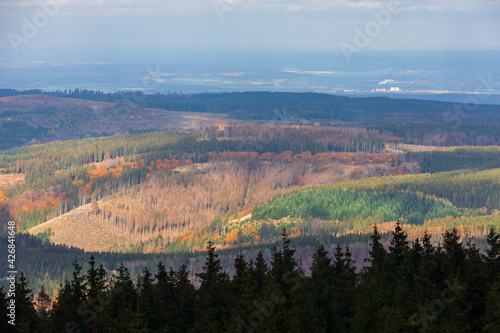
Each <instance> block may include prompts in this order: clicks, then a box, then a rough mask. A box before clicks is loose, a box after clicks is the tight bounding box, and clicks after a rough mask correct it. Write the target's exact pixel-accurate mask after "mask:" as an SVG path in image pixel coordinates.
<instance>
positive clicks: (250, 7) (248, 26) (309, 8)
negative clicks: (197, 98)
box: [0, 0, 500, 56]
mask: <svg viewBox="0 0 500 333" xmlns="http://www.w3.org/2000/svg"><path fill="white" fill-rule="evenodd" d="M43 4H45V6H43ZM376 13H378V14H379V15H382V16H381V17H382V19H384V20H385V21H382V24H381V23H378V22H377V20H376V18H375V16H376ZM381 13H383V14H385V16H384V15H383V14H381ZM387 14H389V15H387ZM379 20H380V19H379ZM33 28H34V29H33ZM366 29H368V30H369V29H372V30H369V31H368V33H369V35H370V36H368V41H366V40H363V39H362V37H359V36H357V35H359V34H360V33H359V32H360V31H361V33H363V32H366ZM499 32H500V0H433V1H432V0H401V1H400V2H395V1H387V0H380V1H372V0H288V1H285V0H183V1H178V0H0V56H1V55H2V54H7V53H9V54H15V52H14V51H15V50H16V49H17V51H19V52H23V51H26V50H29V49H31V48H37V47H54V46H71V47H76V46H82V47H101V46H162V47H176V48H177V47H214V48H239V49H241V48H251V49H274V48H279V49H286V48H289V49H321V50H334V51H335V50H337V51H338V50H339V47H340V45H344V46H345V45H350V46H353V47H362V48H366V49H370V50H449V49H452V50H454V49H460V50H464V49H466V50H483V49H495V50H498V49H500V38H499V37H498V33H499ZM365 37H366V35H365ZM360 38H361V39H360Z"/></svg>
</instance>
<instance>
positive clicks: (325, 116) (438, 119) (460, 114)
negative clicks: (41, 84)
mask: <svg viewBox="0 0 500 333" xmlns="http://www.w3.org/2000/svg"><path fill="white" fill-rule="evenodd" d="M23 94H45V95H50V96H55V97H66V98H77V99H85V100H92V101H100V102H113V103H116V102H130V103H133V104H136V105H139V106H141V107H143V108H158V109H165V110H172V111H186V112H208V113H222V114H227V115H229V116H231V117H234V118H238V119H253V120H256V119H267V120H270V119H278V120H281V119H286V118H291V117H295V118H301V119H305V120H311V119H317V120H321V119H322V120H340V121H346V122H361V123H365V124H366V123H371V124H378V123H386V122H393V121H397V122H401V121H417V120H419V121H420V122H424V123H450V122H453V123H457V122H458V123H459V124H461V123H463V122H467V123H483V124H500V106H498V105H469V104H468V105H467V110H465V109H464V107H465V106H464V107H461V106H460V105H458V107H457V105H455V104H453V103H445V102H435V101H425V100H416V99H391V98H386V97H364V98H359V97H358V98H356V97H344V96H335V95H329V94H320V93H289V92H262V91H256V92H229V93H203V94H177V93H174V94H171V93H168V94H150V95H145V94H142V93H141V92H121V93H104V92H101V91H92V90H78V89H76V90H69V91H67V90H64V91H50V92H45V91H41V90H29V91H17V90H12V89H0V97H5V96H14V95H23ZM471 109H474V110H473V111H474V112H470V110H471Z"/></svg>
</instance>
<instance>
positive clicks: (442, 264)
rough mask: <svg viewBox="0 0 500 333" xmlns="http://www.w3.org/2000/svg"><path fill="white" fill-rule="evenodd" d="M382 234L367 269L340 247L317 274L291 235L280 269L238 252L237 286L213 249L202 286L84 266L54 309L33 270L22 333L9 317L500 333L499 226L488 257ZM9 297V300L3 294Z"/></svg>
mask: <svg viewBox="0 0 500 333" xmlns="http://www.w3.org/2000/svg"><path fill="white" fill-rule="evenodd" d="M370 238H371V244H370V256H369V258H368V259H366V260H367V262H368V265H366V266H365V267H364V268H363V269H362V270H361V271H360V272H358V271H357V270H356V266H355V262H354V260H353V259H352V257H351V253H350V251H349V247H346V248H345V249H343V248H341V247H340V246H337V248H336V251H335V253H334V254H333V258H331V257H330V255H329V254H328V252H327V251H326V250H325V248H324V247H323V246H322V245H319V246H318V247H317V248H316V251H315V253H314V255H313V264H312V267H311V275H310V276H306V275H305V273H304V270H303V269H302V267H301V264H300V262H301V261H300V260H299V261H297V259H295V258H294V252H295V250H293V249H292V248H291V247H290V240H289V239H288V236H287V234H286V231H285V230H284V231H283V234H282V239H283V245H282V247H280V248H274V252H273V256H272V260H271V262H270V263H269V264H268V263H267V262H266V261H265V260H264V258H263V255H262V253H261V252H259V254H258V255H257V257H256V258H255V260H253V259H251V260H249V261H246V260H245V258H244V257H243V255H242V254H240V255H237V256H236V258H235V259H234V267H235V271H236V273H235V275H234V276H233V277H232V278H230V277H229V275H228V274H227V273H225V272H224V269H223V267H222V265H221V262H220V260H219V258H218V255H217V254H215V248H214V247H213V246H212V244H211V243H209V244H208V246H207V251H208V253H207V257H206V262H205V265H204V267H203V271H202V272H201V273H198V274H195V278H194V279H190V275H189V272H188V271H187V269H186V267H185V266H181V267H180V268H179V269H178V270H177V271H175V270H173V269H172V268H171V269H170V270H167V269H166V268H165V267H164V266H163V265H162V264H161V263H159V264H158V267H157V272H156V273H155V274H153V273H152V272H150V271H149V269H148V268H144V271H143V273H142V274H141V275H140V276H139V277H138V279H137V282H136V283H134V281H133V279H132V277H131V274H130V272H129V270H128V269H127V268H126V267H125V266H124V265H123V264H122V265H120V266H119V267H118V269H117V270H116V272H115V273H114V274H112V275H111V276H110V277H108V275H109V272H107V271H106V270H105V269H104V267H103V265H102V264H100V265H98V264H97V263H96V262H95V259H94V257H93V256H92V257H91V258H90V262H89V269H88V271H87V272H85V273H83V272H82V267H81V266H80V265H79V264H78V263H77V262H76V261H75V263H74V272H73V274H72V278H71V279H70V280H68V281H66V282H65V283H64V284H62V285H61V289H60V292H59V294H58V296H57V299H56V300H54V302H52V301H51V300H50V297H49V295H48V293H47V292H46V291H45V290H44V289H43V288H42V290H40V291H39V292H38V293H37V295H36V297H33V295H32V294H31V290H30V289H29V287H28V285H27V283H26V278H25V276H24V275H23V274H21V276H20V277H19V279H17V280H16V282H15V285H16V295H15V300H16V326H15V327H14V326H12V325H9V324H8V323H7V320H5V318H6V317H7V316H6V313H3V314H2V317H3V318H4V320H2V327H1V331H2V332H10V331H13V332H402V331H404V332H498V331H499V328H500V234H499V233H497V232H496V231H495V230H494V229H493V228H492V229H491V230H490V232H489V235H488V237H487V243H488V245H489V246H488V249H487V250H486V253H484V254H483V253H480V252H479V250H478V249H477V248H476V247H475V245H474V244H473V243H472V242H471V241H470V240H469V241H468V242H467V243H466V244H465V245H464V244H463V243H462V242H461V240H460V237H459V235H458V231H457V230H456V229H453V230H448V231H446V232H445V233H444V234H443V242H442V243H441V244H439V245H437V246H436V245H433V244H432V242H431V236H430V235H428V234H427V233H426V234H424V236H423V237H422V238H421V239H419V238H417V239H415V240H414V241H413V242H411V244H410V242H409V240H408V238H407V235H406V234H405V233H404V232H403V230H402V228H401V225H400V224H399V223H397V224H396V227H395V230H394V231H393V232H392V239H391V241H390V246H389V248H388V249H385V248H384V246H383V244H382V242H381V236H380V234H379V233H378V231H377V227H376V226H375V227H374V232H373V234H372V235H371V237H370ZM0 296H1V297H2V300H3V302H4V304H5V303H6V302H7V298H6V294H5V292H4V291H3V290H2V291H1V295H0ZM34 299H35V300H36V302H33V300H34ZM35 305H36V306H35ZM2 309H4V311H5V309H6V308H5V307H2ZM7 318H8V317H7Z"/></svg>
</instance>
